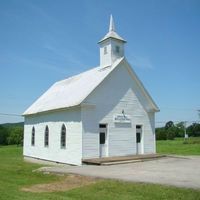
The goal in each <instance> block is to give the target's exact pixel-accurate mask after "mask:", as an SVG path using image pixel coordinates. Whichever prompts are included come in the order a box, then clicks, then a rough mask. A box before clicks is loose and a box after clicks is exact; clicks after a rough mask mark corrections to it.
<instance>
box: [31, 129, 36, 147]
mask: <svg viewBox="0 0 200 200" xmlns="http://www.w3.org/2000/svg"><path fill="white" fill-rule="evenodd" d="M31 145H32V146H35V127H34V126H33V128H32V133H31Z"/></svg>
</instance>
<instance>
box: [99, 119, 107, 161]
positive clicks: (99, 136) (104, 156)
mask: <svg viewBox="0 0 200 200" xmlns="http://www.w3.org/2000/svg"><path fill="white" fill-rule="evenodd" d="M100 125H106V135H105V136H106V137H105V145H106V149H105V156H101V144H100V130H101V128H100ZM98 138H99V139H98V144H99V158H103V157H108V155H109V154H108V149H109V148H108V146H109V134H108V124H107V123H99V130H98Z"/></svg>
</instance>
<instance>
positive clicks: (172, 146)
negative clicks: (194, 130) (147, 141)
mask: <svg viewBox="0 0 200 200" xmlns="http://www.w3.org/2000/svg"><path fill="white" fill-rule="evenodd" d="M156 146H157V153H164V154H178V155H200V137H196V138H195V137H193V138H192V137H191V138H188V139H187V140H184V138H176V139H175V140H160V141H156Z"/></svg>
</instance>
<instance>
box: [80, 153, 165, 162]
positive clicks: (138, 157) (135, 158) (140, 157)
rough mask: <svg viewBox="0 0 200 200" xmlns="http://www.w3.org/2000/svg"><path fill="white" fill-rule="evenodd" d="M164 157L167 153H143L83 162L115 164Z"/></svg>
mask: <svg viewBox="0 0 200 200" xmlns="http://www.w3.org/2000/svg"><path fill="white" fill-rule="evenodd" d="M163 157H166V155H161V154H143V155H129V156H115V157H104V158H92V159H83V160H82V163H85V164H90V165H113V164H123V163H131V162H143V161H147V160H154V159H159V158H163Z"/></svg>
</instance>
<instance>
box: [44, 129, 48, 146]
mask: <svg viewBox="0 0 200 200" xmlns="http://www.w3.org/2000/svg"><path fill="white" fill-rule="evenodd" d="M44 146H45V147H48V146H49V127H48V126H46V128H45V132H44Z"/></svg>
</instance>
